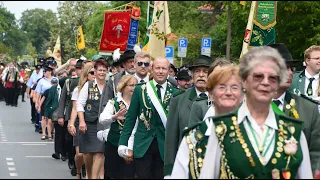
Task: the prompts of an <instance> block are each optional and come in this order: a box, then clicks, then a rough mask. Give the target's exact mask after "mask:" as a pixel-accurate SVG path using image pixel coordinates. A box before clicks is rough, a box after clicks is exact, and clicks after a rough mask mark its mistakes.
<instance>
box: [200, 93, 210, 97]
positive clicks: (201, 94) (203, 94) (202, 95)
mask: <svg viewBox="0 0 320 180" xmlns="http://www.w3.org/2000/svg"><path fill="white" fill-rule="evenodd" d="M199 96H200V97H202V98H205V97H208V96H207V95H206V93H200V95H199Z"/></svg>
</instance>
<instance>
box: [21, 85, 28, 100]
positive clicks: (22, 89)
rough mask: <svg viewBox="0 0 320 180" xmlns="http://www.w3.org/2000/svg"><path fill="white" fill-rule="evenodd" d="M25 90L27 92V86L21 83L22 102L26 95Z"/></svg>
mask: <svg viewBox="0 0 320 180" xmlns="http://www.w3.org/2000/svg"><path fill="white" fill-rule="evenodd" d="M26 90H27V85H26V84H24V83H23V84H22V88H21V96H22V100H24V95H25V94H26Z"/></svg>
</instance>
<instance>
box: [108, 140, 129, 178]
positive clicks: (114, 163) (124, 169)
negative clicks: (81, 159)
mask: <svg viewBox="0 0 320 180" xmlns="http://www.w3.org/2000/svg"><path fill="white" fill-rule="evenodd" d="M105 146H106V148H105V153H104V156H105V162H104V169H105V173H106V174H105V176H107V177H110V178H116V179H123V178H130V179H133V177H134V172H135V168H134V167H135V166H134V161H132V162H131V163H130V164H127V163H126V162H125V161H124V159H123V158H121V157H120V156H119V155H118V147H117V146H114V145H112V144H111V143H109V142H106V145H105Z"/></svg>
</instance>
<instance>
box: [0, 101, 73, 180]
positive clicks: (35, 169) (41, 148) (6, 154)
mask: <svg viewBox="0 0 320 180" xmlns="http://www.w3.org/2000/svg"><path fill="white" fill-rule="evenodd" d="M26 101H27V102H23V103H22V102H21V96H20V97H19V102H18V107H11V106H6V105H5V102H0V179H76V177H74V176H71V174H70V170H69V168H68V163H67V162H68V160H67V161H62V160H56V159H53V158H52V157H51V155H52V153H53V152H54V146H53V145H54V144H53V141H51V142H48V141H47V140H45V141H43V140H41V134H39V133H36V132H35V131H34V125H33V124H31V116H30V108H31V106H30V102H29V99H27V98H26Z"/></svg>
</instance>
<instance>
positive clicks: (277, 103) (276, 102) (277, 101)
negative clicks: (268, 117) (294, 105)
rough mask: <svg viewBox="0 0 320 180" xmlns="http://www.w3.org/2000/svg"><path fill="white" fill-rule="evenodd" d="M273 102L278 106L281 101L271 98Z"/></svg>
mask: <svg viewBox="0 0 320 180" xmlns="http://www.w3.org/2000/svg"><path fill="white" fill-rule="evenodd" d="M273 102H274V103H275V104H276V105H277V106H278V107H279V105H280V104H281V101H280V100H278V99H277V100H273Z"/></svg>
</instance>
